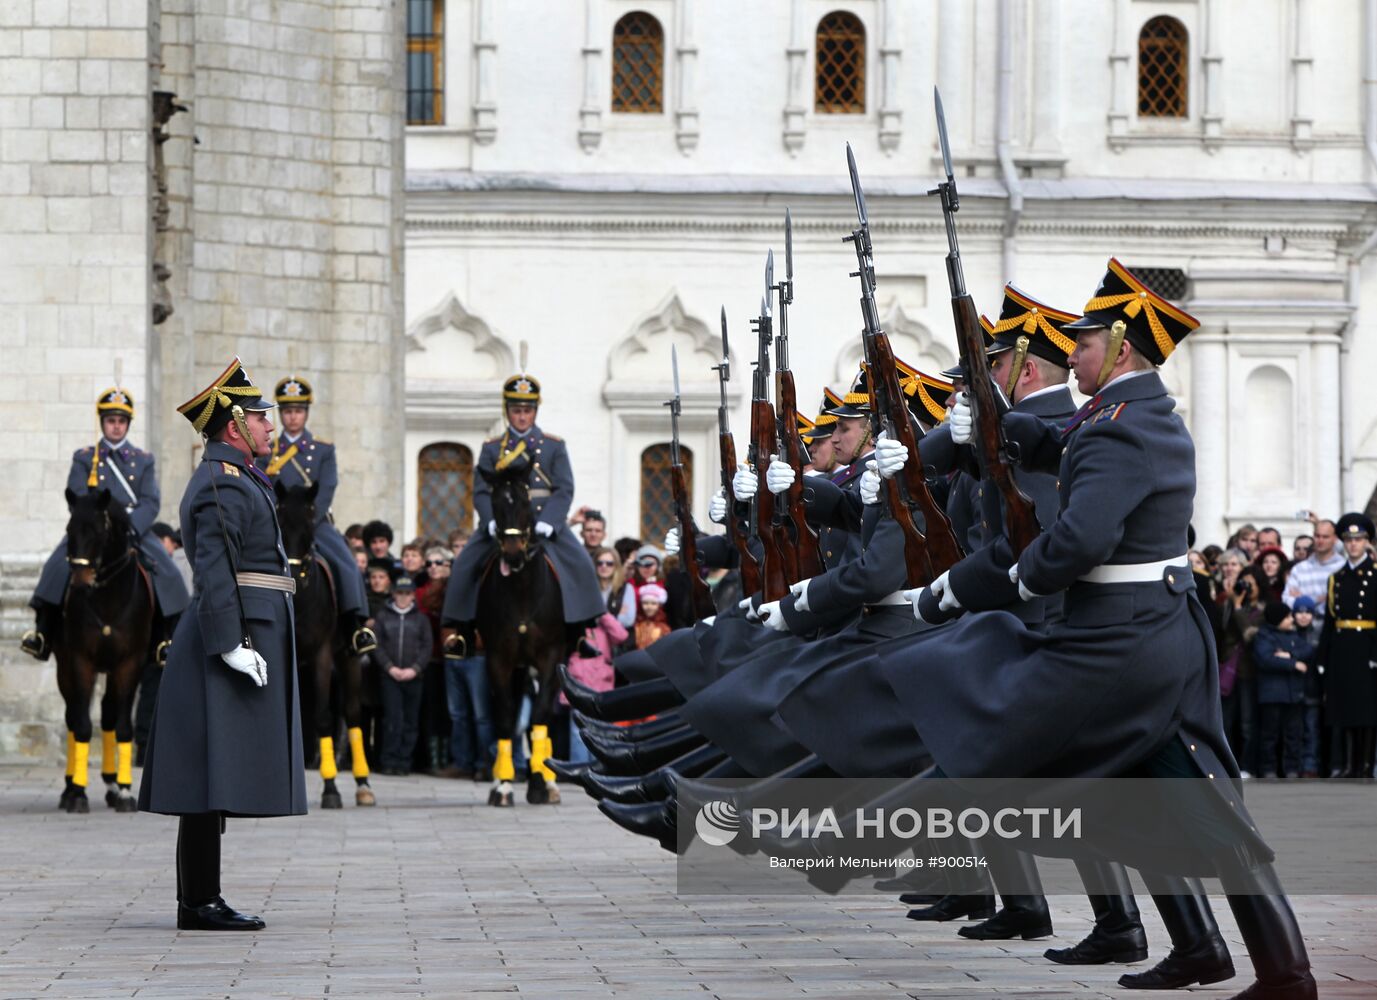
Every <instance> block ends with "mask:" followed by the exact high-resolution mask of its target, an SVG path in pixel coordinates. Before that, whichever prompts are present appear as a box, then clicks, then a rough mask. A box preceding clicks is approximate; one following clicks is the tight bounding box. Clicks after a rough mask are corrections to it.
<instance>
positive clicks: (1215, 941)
mask: <svg viewBox="0 0 1377 1000" xmlns="http://www.w3.org/2000/svg"><path fill="white" fill-rule="evenodd" d="M1142 876H1143V881H1144V882H1145V883H1146V884H1147V887H1148V891H1149V892H1151V893H1152V901H1153V903H1155V904H1156V906H1157V912H1158V913H1160V914H1161V915H1162V923H1164V924H1166V926H1167V934H1168V935H1169V936H1170V937H1171V951H1170V952H1169V953H1168V954H1167V957H1166V958H1164V959H1162V961H1160V962H1158V963H1157V964H1156V965H1155V966H1153V967H1152V968H1151V969H1148V970H1147V971H1146V972H1138V973H1127V974H1125V975H1122V976H1120V977H1119V985H1120V986H1124V987H1127V988H1128V989H1131V990H1180V989H1185V988H1186V987H1187V986H1194V985H1195V984H1197V983H1199V984H1200V985H1201V986H1208V985H1209V984H1210V983H1221V982H1223V981H1224V980H1226V979H1232V978H1233V976H1234V962H1233V959H1232V958H1230V957H1229V949H1228V946H1227V945H1225V944H1224V939H1223V938H1222V937H1221V936H1220V934H1219V925H1218V924H1216V923H1215V921H1214V913H1213V912H1212V911H1211V910H1210V901H1209V900H1208V899H1207V898H1206V897H1205V889H1204V886H1202V885H1201V884H1200V880H1199V879H1193V878H1192V879H1183V878H1179V877H1177V876H1165V875H1154V874H1151V873H1149V872H1143V873H1142Z"/></svg>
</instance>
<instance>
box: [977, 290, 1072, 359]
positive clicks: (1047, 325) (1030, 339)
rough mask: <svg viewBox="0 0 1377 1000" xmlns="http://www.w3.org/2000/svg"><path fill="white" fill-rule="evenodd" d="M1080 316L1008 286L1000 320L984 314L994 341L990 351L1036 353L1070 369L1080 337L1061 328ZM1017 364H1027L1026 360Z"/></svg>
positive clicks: (989, 333)
mask: <svg viewBox="0 0 1377 1000" xmlns="http://www.w3.org/2000/svg"><path fill="white" fill-rule="evenodd" d="M1079 318H1080V317H1079V316H1077V315H1076V314H1075V313H1069V312H1066V311H1064V310H1061V309H1054V308H1052V307H1051V306H1049V305H1045V304H1043V303H1041V302H1039V301H1038V300H1037V299H1035V298H1033V297H1032V296H1031V295H1028V294H1026V293H1024V292H1021V291H1019V290H1018V289H1017V288H1015V287H1014V286H1013V285H1005V286H1004V304H1003V305H1002V306H1001V307H1000V310H999V319H998V320H996V321H995V322H993V323H991V322H990V321H989V320H987V319H986V318H985V317H984V316H981V317H980V325H981V326H982V327H984V329H985V334H986V337H987V338H988V339H989V341H990V342H989V343H987V344H986V350H987V351H988V352H989V353H991V354H998V353H1001V352H1003V351H1009V350H1015V351H1020V352H1022V354H1023V357H1024V358H1026V357H1027V356H1028V355H1029V354H1032V355H1035V356H1036V357H1039V358H1042V359H1044V360H1046V361H1051V362H1053V363H1054V364H1058V365H1060V366H1061V367H1063V368H1069V367H1071V365H1070V360H1069V359H1070V357H1071V352H1072V351H1074V350H1075V349H1076V337H1075V335H1074V334H1065V333H1062V332H1061V331H1062V327H1064V326H1066V324H1068V323H1072V322H1075V321H1076V320H1077V319H1079ZM1015 367H1019V368H1021V367H1023V365H1022V362H1021V361H1020V362H1019V363H1018V364H1017V365H1016V366H1015Z"/></svg>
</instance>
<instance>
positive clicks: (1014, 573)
mask: <svg viewBox="0 0 1377 1000" xmlns="http://www.w3.org/2000/svg"><path fill="white" fill-rule="evenodd" d="M1009 582H1010V583H1016V584H1018V596H1019V598H1020V599H1021V600H1024V601H1031V600H1032V599H1033V598H1034V597H1037V596H1038V595H1037V594H1035V593H1033V592H1032V591H1031V590H1029V589H1028V588H1027V587H1026V586H1024V584H1023V581H1022V580H1020V579H1019V578H1018V563H1014V564H1013V565H1012V566H1010V567H1009Z"/></svg>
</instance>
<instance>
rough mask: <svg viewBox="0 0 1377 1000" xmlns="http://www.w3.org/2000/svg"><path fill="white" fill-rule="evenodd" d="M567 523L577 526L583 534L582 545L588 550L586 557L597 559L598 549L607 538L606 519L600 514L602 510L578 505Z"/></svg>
mask: <svg viewBox="0 0 1377 1000" xmlns="http://www.w3.org/2000/svg"><path fill="white" fill-rule="evenodd" d="M569 525H570V527H573V526H574V525H578V526H579V531H580V533H581V534H582V535H583V547H584V548H585V549H587V550H588V558H589V559H597V557H598V549H600V548H602V546H603V544H604V543H605V542H606V540H607V519H606V518H605V517H603V516H602V511H598V510H594V509H593V508H592V507H580V508H579V509H578V510H576V511H574V516H573V517H571V518H569Z"/></svg>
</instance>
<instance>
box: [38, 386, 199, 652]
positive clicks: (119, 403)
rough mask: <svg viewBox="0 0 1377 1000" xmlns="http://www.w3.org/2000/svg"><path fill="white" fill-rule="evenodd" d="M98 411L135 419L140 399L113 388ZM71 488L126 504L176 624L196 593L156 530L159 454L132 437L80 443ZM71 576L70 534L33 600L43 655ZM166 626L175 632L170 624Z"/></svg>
mask: <svg viewBox="0 0 1377 1000" xmlns="http://www.w3.org/2000/svg"><path fill="white" fill-rule="evenodd" d="M96 410H97V413H98V414H99V415H101V416H104V415H105V414H108V413H123V414H125V415H127V416H129V417H130V418H131V419H132V417H133V413H134V403H133V400H132V399H131V398H130V397H129V394H128V393H127V392H125V391H124V390H122V389H107V390H106V391H105V392H104V393H102V394H101V397H100V400H99V401H98V402H97V403H96ZM67 489H68V490H69V491H71V492H72V493H74V494H77V495H81V494H85V493H89V492H93V491H100V490H108V491H109V492H110V498H111V499H112V500H113V501H114V502H115V503H118V504H120V505H121V506H122V507H124V509H125V510H126V511H127V512H128V514H129V520H130V523H131V524H132V525H133V530H134V533H135V534H136V535H137V536H138V546H139V557H140V560H141V561H142V563H143V564H144V566H145V567H146V568H147V569H148V571H149V574H150V575H151V577H152V579H153V591H154V595H155V596H156V597H157V601H158V610H159V612H160V613H161V614H162V616H163V618H164V621H165V623H167V622H171V623H175V621H176V616H177V615H180V614H181V613H182V612H183V611H185V610H186V606H187V602H188V601H189V600H190V595H189V594H188V593H187V589H186V584H185V582H184V581H183V580H182V575H181V573H179V572H178V570H177V567H176V564H174V563H173V562H172V557H171V556H169V555H168V554H167V550H166V549H165V548H163V545H162V542H160V541H159V540H158V538H157V537H156V536H155V535H154V534H153V533H152V531H151V530H150V529H151V528H152V527H153V522H154V521H156V520H157V519H158V508H159V507H160V506H161V504H162V494H161V492H160V491H159V489H158V473H157V470H156V468H155V467H154V461H153V455H152V454H151V453H149V452H146V451H143V450H141V449H139V448H135V447H134V446H133V445H131V444H130V443H129V440H128V438H126V439H125V440H123V441H121V442H120V443H118V444H114V445H112V444H111V442H109V441H107V440H105V439H104V438H102V440H101V441H100V442H99V443H98V444H96V445H95V446H93V447H88V448H79V449H77V451H76V452H74V453H73V455H72V467H71V470H70V471H69V472H68V473H67ZM70 575H71V574H70V571H69V568H68V565H67V539H66V538H65V537H64V538H63V539H62V541H61V542H59V543H58V545H57V548H56V549H55V550H54V551H53V554H52V555H50V556H49V557H48V561H47V562H45V563H44V564H43V571H42V573H41V574H39V577H38V586H37V587H36V588H35V589H34V593H33V597H32V598H31V599H30V601H29V606H30V607H32V608H33V609H34V610H35V611H37V612H38V613H39V625H38V628H37V629H36V631H35V632H34V633H31V635H33V636H35V637H37V636H39V635H41V636H42V638H43V640H44V642H43V643H42V648H41V658H43V659H46V658H47V650H48V648H50V647H51V642H52V635H51V634H50V633H51V632H52V630H53V629H54V628H55V627H56V624H57V622H56V619H57V616H58V614H59V613H60V612H59V609H60V608H61V606H62V602H63V600H64V599H65V597H66V594H67V581H68V579H69V577H70ZM165 631H166V632H167V633H168V634H170V628H168V627H167V626H166V624H165ZM26 638H27V637H26ZM24 648H25V649H26V651H29V652H31V653H36V654H37V653H39V652H40V650H39V649H38V648H36V647H35V646H33V645H32V644H30V643H29V642H27V641H26V643H25V646H24Z"/></svg>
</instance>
